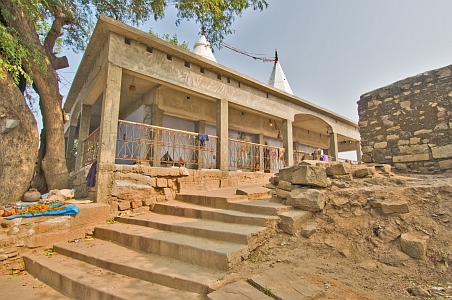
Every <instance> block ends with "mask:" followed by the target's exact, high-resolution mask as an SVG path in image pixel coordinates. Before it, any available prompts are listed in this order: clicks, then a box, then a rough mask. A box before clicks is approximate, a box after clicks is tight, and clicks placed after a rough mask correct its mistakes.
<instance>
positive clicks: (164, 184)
mask: <svg viewBox="0 0 452 300" xmlns="http://www.w3.org/2000/svg"><path fill="white" fill-rule="evenodd" d="M156 186H157V187H159V188H166V187H168V181H167V180H166V178H161V177H160V178H157V183H156Z"/></svg>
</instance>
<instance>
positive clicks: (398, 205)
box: [380, 200, 410, 214]
mask: <svg viewBox="0 0 452 300" xmlns="http://www.w3.org/2000/svg"><path fill="white" fill-rule="evenodd" d="M380 208H381V211H382V212H383V213H384V214H406V213H409V212H410V208H409V206H408V203H407V202H406V201H395V200H391V201H381V202H380Z"/></svg>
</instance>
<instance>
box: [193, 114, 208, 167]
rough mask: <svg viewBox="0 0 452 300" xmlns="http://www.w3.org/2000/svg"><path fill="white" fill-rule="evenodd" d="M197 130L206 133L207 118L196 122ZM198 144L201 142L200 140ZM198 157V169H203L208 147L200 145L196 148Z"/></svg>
mask: <svg viewBox="0 0 452 300" xmlns="http://www.w3.org/2000/svg"><path fill="white" fill-rule="evenodd" d="M195 132H197V133H203V134H205V133H206V121H205V120H199V121H198V122H196V123H195ZM198 145H200V144H199V142H198ZM196 151H197V153H196V157H197V158H198V170H200V169H202V168H203V167H204V164H205V160H206V148H205V147H204V148H203V147H201V146H199V148H198V149H197V150H196Z"/></svg>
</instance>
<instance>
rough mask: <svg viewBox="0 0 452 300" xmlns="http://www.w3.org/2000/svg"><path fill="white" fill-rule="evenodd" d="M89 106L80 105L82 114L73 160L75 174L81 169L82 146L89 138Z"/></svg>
mask: <svg viewBox="0 0 452 300" xmlns="http://www.w3.org/2000/svg"><path fill="white" fill-rule="evenodd" d="M91 108H92V106H91V105H88V104H82V112H81V116H80V129H79V131H78V146H77V158H76V160H75V171H76V172H77V171H78V170H80V169H81V168H82V160H83V152H84V149H83V144H84V141H85V140H86V138H87V137H88V136H89V128H90V121H91Z"/></svg>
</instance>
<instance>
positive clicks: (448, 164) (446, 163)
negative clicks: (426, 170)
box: [438, 159, 452, 170]
mask: <svg viewBox="0 0 452 300" xmlns="http://www.w3.org/2000/svg"><path fill="white" fill-rule="evenodd" d="M438 164H439V168H440V169H441V170H450V169H452V159H447V160H442V161H440V162H438Z"/></svg>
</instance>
